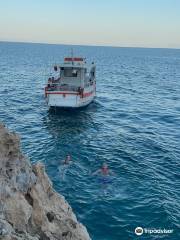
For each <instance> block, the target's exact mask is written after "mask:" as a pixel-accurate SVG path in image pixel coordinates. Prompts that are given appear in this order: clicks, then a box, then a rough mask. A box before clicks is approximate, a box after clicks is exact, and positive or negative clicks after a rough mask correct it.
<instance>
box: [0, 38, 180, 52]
mask: <svg viewBox="0 0 180 240" xmlns="http://www.w3.org/2000/svg"><path fill="white" fill-rule="evenodd" d="M0 43H24V44H42V45H65V46H82V47H111V48H142V49H144V48H146V49H170V50H171V49H172V50H180V47H179V48H178V47H145V46H116V45H101V44H100V45H95V44H73V43H51V42H50V43H48V42H36V41H35V42H34V41H32V42H31V41H13V40H0Z"/></svg>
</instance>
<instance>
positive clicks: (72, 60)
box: [71, 48, 74, 65]
mask: <svg viewBox="0 0 180 240" xmlns="http://www.w3.org/2000/svg"><path fill="white" fill-rule="evenodd" d="M71 59H72V65H74V60H73V48H71Z"/></svg>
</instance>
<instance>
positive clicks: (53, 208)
mask: <svg viewBox="0 0 180 240" xmlns="http://www.w3.org/2000/svg"><path fill="white" fill-rule="evenodd" d="M0 239H3V240H11V239H12V240H25V239H26V240H69V239H71V240H89V239H90V237H89V235H88V233H87V230H86V228H85V227H84V226H83V225H82V224H80V223H79V222H78V221H77V219H76V216H75V215H74V213H73V212H72V209H71V207H70V206H69V204H68V203H67V202H66V200H65V199H64V197H63V196H61V195H59V194H58V193H56V192H55V191H54V189H53V187H52V183H51V181H50V180H49V178H48V176H47V175H46V173H45V169H44V166H43V164H41V163H37V164H36V165H33V166H32V165H31V164H30V162H29V160H28V159H27V158H26V157H25V156H23V155H22V153H21V151H20V139H19V137H18V135H17V134H15V133H10V132H9V131H8V130H7V129H6V128H5V126H4V125H3V124H0Z"/></svg>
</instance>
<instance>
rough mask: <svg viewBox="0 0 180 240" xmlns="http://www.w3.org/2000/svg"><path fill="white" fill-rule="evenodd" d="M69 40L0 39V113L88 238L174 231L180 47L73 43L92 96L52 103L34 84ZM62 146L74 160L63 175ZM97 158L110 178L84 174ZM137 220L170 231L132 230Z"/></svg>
mask: <svg viewBox="0 0 180 240" xmlns="http://www.w3.org/2000/svg"><path fill="white" fill-rule="evenodd" d="M71 47H72V46H65V45H47V44H24V43H3V42H1V43H0V121H3V122H5V123H6V125H7V126H8V127H9V128H10V129H11V130H15V131H17V132H18V133H19V134H20V135H21V138H22V149H23V151H24V153H26V154H27V155H28V156H29V157H30V159H31V161H32V162H36V161H42V162H44V164H45V165H46V170H47V172H48V175H49V176H50V178H51V180H52V182H53V184H54V187H55V189H56V190H57V191H58V192H59V193H62V194H63V195H64V196H65V197H66V199H67V200H68V202H69V203H70V204H71V205H72V208H73V210H74V212H75V213H76V214H77V217H78V219H79V220H80V221H81V222H82V223H83V224H85V225H86V226H87V229H88V231H89V233H90V235H91V237H92V239H93V240H121V239H122V240H130V239H133V240H136V239H163V240H167V239H171V240H178V239H180V232H179V229H178V228H180V50H170V49H145V48H144V49H143V48H142V49H140V48H112V47H85V46H74V47H73V48H74V53H75V55H78V56H85V57H87V59H88V60H89V61H90V62H91V61H94V62H95V63H96V65H97V98H96V100H95V102H94V103H93V104H91V105H89V107H87V108H84V109H81V110H79V111H64V110H59V111H57V112H51V111H48V108H47V106H46V104H45V100H44V92H43V88H44V85H45V82H46V79H47V77H48V73H50V72H51V66H53V65H54V64H55V63H61V62H62V60H63V57H64V56H66V55H68V54H69V53H70V49H71ZM67 153H70V154H71V156H72V159H73V161H74V164H73V165H72V166H71V167H70V168H69V171H68V172H67V174H66V178H65V180H64V181H62V179H61V176H60V174H59V172H58V166H59V164H60V162H61V160H63V159H64V157H65V155H66V154H67ZM103 162H107V163H108V165H109V166H110V168H111V169H112V170H113V171H114V172H115V174H116V176H115V179H114V180H113V182H112V183H110V184H102V183H100V182H99V181H98V179H97V178H96V177H92V176H91V172H93V171H95V170H97V169H98V168H99V167H100V166H101V164H102V163H103ZM137 226H140V227H143V228H156V229H158V228H161V229H164V228H165V229H173V230H174V232H173V233H172V234H169V235H163V234H156V235H155V234H143V235H142V236H139V237H138V236H136V235H135V233H134V229H135V228H136V227H137Z"/></svg>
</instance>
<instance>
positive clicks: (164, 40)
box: [0, 0, 180, 48]
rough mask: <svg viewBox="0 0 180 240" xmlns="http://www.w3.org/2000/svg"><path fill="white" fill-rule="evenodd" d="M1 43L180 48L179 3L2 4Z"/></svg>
mask: <svg viewBox="0 0 180 240" xmlns="http://www.w3.org/2000/svg"><path fill="white" fill-rule="evenodd" d="M0 41H15V42H40V43H55V44H77V45H103V46H120V47H153V48H154V47H157V48H159V47H160V48H161V47H162V48H180V0H0Z"/></svg>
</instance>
